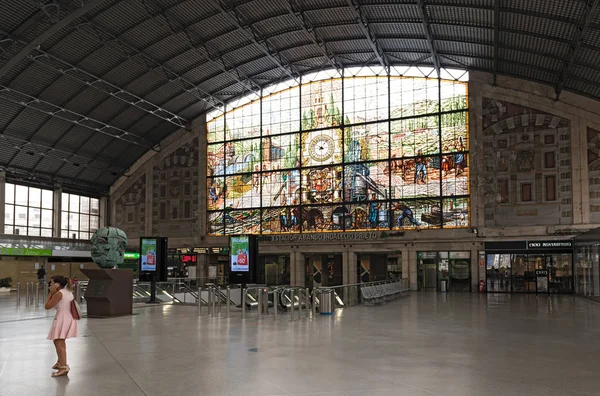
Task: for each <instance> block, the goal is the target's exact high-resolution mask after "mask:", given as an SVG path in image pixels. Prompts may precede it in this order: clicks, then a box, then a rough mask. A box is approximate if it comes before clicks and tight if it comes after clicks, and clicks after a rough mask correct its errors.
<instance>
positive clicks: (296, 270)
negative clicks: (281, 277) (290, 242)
mask: <svg viewBox="0 0 600 396" xmlns="http://www.w3.org/2000/svg"><path fill="white" fill-rule="evenodd" d="M304 271H305V269H304V254H302V253H300V252H298V251H296V250H291V251H290V285H291V286H301V287H306V285H305V283H306V282H305V278H306V277H305V276H304ZM308 287H312V285H308Z"/></svg>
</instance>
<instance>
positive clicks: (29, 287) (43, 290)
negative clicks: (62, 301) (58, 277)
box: [16, 282, 48, 308]
mask: <svg viewBox="0 0 600 396" xmlns="http://www.w3.org/2000/svg"><path fill="white" fill-rule="evenodd" d="M44 286H45V284H43V285H42V284H40V283H39V282H28V283H26V284H25V307H27V308H29V307H39V306H40V305H42V306H43V305H44V304H45V303H46V299H47V298H48V287H44ZM16 303H17V307H20V306H21V282H18V283H17V299H16Z"/></svg>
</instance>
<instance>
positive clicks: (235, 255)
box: [229, 236, 250, 272]
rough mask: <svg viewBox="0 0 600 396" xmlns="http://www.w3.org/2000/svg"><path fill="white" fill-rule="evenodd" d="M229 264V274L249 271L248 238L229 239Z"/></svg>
mask: <svg viewBox="0 0 600 396" xmlns="http://www.w3.org/2000/svg"><path fill="white" fill-rule="evenodd" d="M229 251H230V255H229V260H230V261H229V262H230V264H231V272H248V271H250V262H249V261H250V238H249V237H248V236H236V237H231V249H230V250H229Z"/></svg>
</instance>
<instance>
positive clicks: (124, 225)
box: [115, 174, 146, 240]
mask: <svg viewBox="0 0 600 396" xmlns="http://www.w3.org/2000/svg"><path fill="white" fill-rule="evenodd" d="M145 221H146V175H145V174H143V175H141V176H140V177H139V178H138V179H137V181H136V182H135V183H133V184H132V185H131V186H130V187H129V188H128V189H127V190H126V191H125V193H123V195H121V196H120V197H119V198H118V199H117V201H116V218H115V223H116V226H117V227H119V228H121V229H122V230H123V231H125V232H126V233H127V237H128V238H129V239H133V240H135V239H137V238H139V237H141V236H143V234H144V224H145Z"/></svg>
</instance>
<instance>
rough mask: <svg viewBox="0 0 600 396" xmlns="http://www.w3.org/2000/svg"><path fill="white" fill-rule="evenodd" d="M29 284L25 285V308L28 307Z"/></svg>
mask: <svg viewBox="0 0 600 396" xmlns="http://www.w3.org/2000/svg"><path fill="white" fill-rule="evenodd" d="M29 287H30V286H29V282H28V283H27V290H26V293H25V306H26V307H28V306H29Z"/></svg>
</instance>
